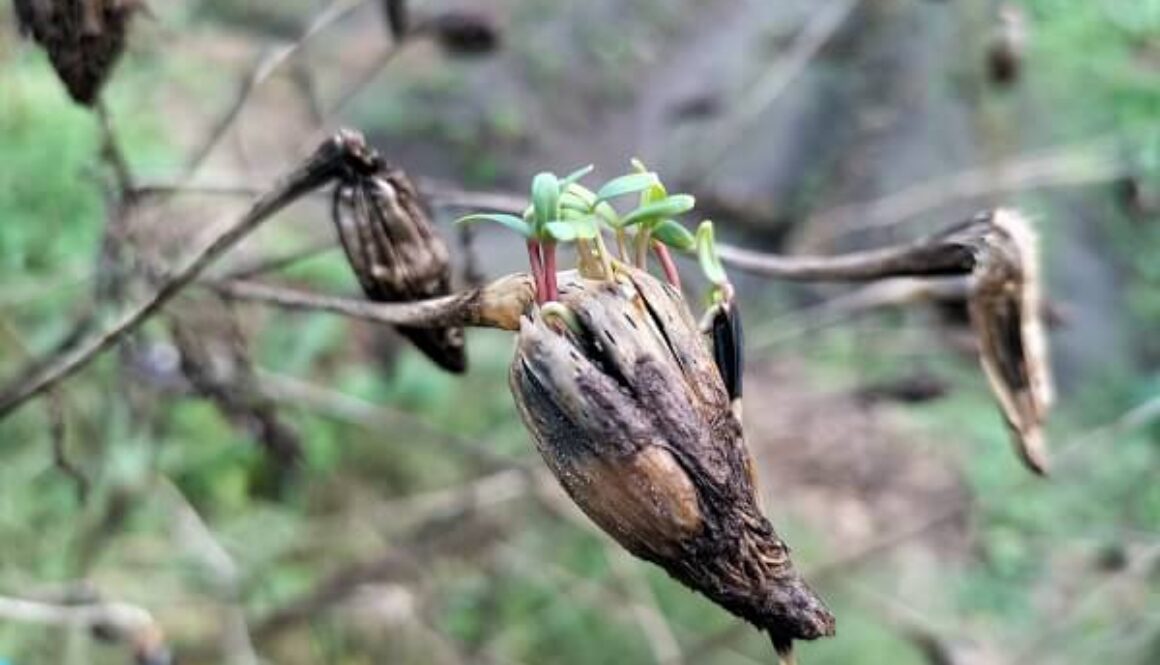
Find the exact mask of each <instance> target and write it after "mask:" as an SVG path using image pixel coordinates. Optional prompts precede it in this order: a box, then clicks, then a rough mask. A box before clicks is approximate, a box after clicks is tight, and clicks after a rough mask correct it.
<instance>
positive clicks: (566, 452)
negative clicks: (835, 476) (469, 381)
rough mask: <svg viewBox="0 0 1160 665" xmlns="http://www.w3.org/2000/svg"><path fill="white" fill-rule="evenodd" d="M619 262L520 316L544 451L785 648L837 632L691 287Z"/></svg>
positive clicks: (630, 544)
mask: <svg viewBox="0 0 1160 665" xmlns="http://www.w3.org/2000/svg"><path fill="white" fill-rule="evenodd" d="M618 272H619V274H618V275H617V278H616V281H615V282H608V281H594V280H588V279H584V278H582V277H580V276H579V275H577V274H576V273H565V274H563V275H562V278H563V279H562V285H561V288H560V300H559V302H558V303H554V304H553V305H551V306H547V307H543V308H539V309H536V310H533V311H532V313H531V314H530V316H529V317H525V318H524V319H523V320H522V322H521V327H520V332H519V338H518V343H517V348H516V356H515V358H514V360H513V363H512V367H511V376H510V383H511V388H512V393H513V395H514V397H515V400H516V404H517V406H518V408H519V411H520V414H521V416H522V418H523V420H524V423H525V425H526V426H527V427H528V429H529V430H530V431H531V433H532V436H533V438H534V440H535V443H536V447H537V448H538V449H539V451H540V454H541V455H542V456H543V458H544V461H545V462H546V463H547V465H548V467H549V468H550V469H551V470H552V472H553V473H554V474H555V476H556V478H557V479H558V480H559V481H560V483H561V484H562V485H563V486H564V489H565V490H566V491H567V492H568V494H569V495H570V496H571V497H572V499H573V500H574V501H575V502H576V503H577V504H578V505H579V506H580V508H581V509H582V510H583V511H584V512H585V513H586V514H587V515H588V516H589V517H590V518H591V519H592V520H593V521H594V522H596V524H597V525H599V526H600V527H601V528H602V529H603V530H604V531H606V532H607V533H608V534H609V535H611V536H612V537H613V538H614V539H616V541H617V542H619V543H620V544H621V545H622V546H624V547H625V548H626V549H628V550H629V551H630V552H632V553H633V554H634V555H636V556H638V557H640V558H643V559H646V560H648V561H651V562H653V563H656V564H657V565H659V566H661V567H662V568H664V569H665V570H666V571H668V572H669V574H671V575H672V576H673V577H675V578H676V579H678V580H679V581H681V582H682V583H683V584H685V585H687V586H689V587H691V588H692V589H695V590H697V591H699V592H701V593H703V594H705V595H706V596H708V597H709V598H711V599H712V600H713V601H714V602H716V603H717V604H719V605H721V606H722V607H724V608H725V609H727V610H729V611H730V612H732V613H733V614H735V615H737V616H739V617H742V618H743V619H745V620H747V621H749V622H750V623H752V624H754V625H755V626H758V627H759V628H761V629H763V630H766V631H768V633H769V634H770V636H771V638H772V639H773V642H774V646H775V647H777V649H778V651H779V652H780V653H783V654H784V653H787V652H788V651H789V650H790V648H791V645H792V641H793V640H795V639H806V640H809V639H815V638H818V637H823V636H826V635H831V634H833V632H834V618H833V616H832V615H831V614H830V612H829V611H828V610H827V609H826V607H825V606H824V604H823V603H822V601H821V600H819V599H818V597H817V596H816V595H815V594H814V592H813V591H812V590H811V589H810V588H809V587H808V586H807V585H806V583H805V582H804V581H803V580H802V578H801V577H800V575H799V574H798V573H797V571H796V570H795V569H794V567H793V564H792V562H791V561H790V558H789V548H788V547H787V546H786V545H785V543H784V542H782V540H781V539H780V538H779V537H778V535H777V533H776V532H775V531H774V529H773V527H772V526H771V525H770V523H769V522H768V521H767V520H766V519H765V517H764V516H763V515H762V514H761V512H760V510H759V508H758V500H757V495H756V491H755V487H754V483H753V477H752V473H753V471H752V469H753V463H752V460H751V458H750V456H749V451H748V449H747V448H746V445H745V440H744V436H743V434H742V430H741V424H740V422H739V421H738V419H737V418H736V416H735V415H734V413H733V411H732V410H731V404H730V397H729V394H728V392H727V391H726V389H725V386H724V384H723V382H722V380H721V375H720V373H719V371H718V369H717V366H716V365H715V363H714V360H713V357H712V356H711V355H710V353H709V350H708V348H707V347H706V345H705V343H704V338H703V336H702V335H701V333H700V331H699V330H698V327H697V325H696V323H695V322H694V321H693V319H692V316H691V315H690V313H689V310H688V308H687V306H686V305H685V302H684V300H683V298H682V297H681V296H680V295H679V293H678V292H677V291H676V290H675V289H673V288H672V287H670V286H668V285H664V284H661V283H660V282H658V281H657V280H656V279H654V278H653V277H651V276H650V275H648V274H647V273H645V272H643V271H640V270H637V269H634V268H627V267H621V268H618ZM554 317H558V318H554Z"/></svg>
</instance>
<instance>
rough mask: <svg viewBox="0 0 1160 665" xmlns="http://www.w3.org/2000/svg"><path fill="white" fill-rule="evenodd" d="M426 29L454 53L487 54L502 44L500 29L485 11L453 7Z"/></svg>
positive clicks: (432, 19) (445, 49)
mask: <svg viewBox="0 0 1160 665" xmlns="http://www.w3.org/2000/svg"><path fill="white" fill-rule="evenodd" d="M426 29H427V31H428V32H430V34H431V35H432V37H434V39H435V41H436V42H437V43H438V44H439V46H440V47H441V48H443V50H444V51H446V52H448V53H450V54H453V55H465V56H472V55H485V54H488V53H491V52H492V51H495V50H496V49H497V48H499V45H500V30H499V27H498V26H497V25H496V24H495V21H494V20H493V19H492V18H491V16H489V15H487V14H484V13H482V12H476V11H467V10H458V11H449V12H446V13H443V14H439V15H438V16H435V17H433V18H431V19H430V20H429V21H428V23H427V26H426Z"/></svg>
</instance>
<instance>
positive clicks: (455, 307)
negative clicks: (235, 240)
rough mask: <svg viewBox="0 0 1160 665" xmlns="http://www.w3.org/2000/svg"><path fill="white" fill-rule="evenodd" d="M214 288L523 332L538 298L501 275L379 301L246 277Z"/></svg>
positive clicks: (245, 296)
mask: <svg viewBox="0 0 1160 665" xmlns="http://www.w3.org/2000/svg"><path fill="white" fill-rule="evenodd" d="M208 285H209V286H210V288H213V289H214V290H215V291H217V292H218V293H220V294H221V295H223V296H225V297H227V298H231V299H234V300H244V301H249V302H261V303H266V304H270V305H275V306H278V307H284V308H286V309H294V310H303V311H322V312H331V313H333V314H339V315H342V316H347V317H350V318H354V319H360V320H363V321H372V322H375V323H384V324H390V325H396V326H398V325H403V326H412V327H429V328H443V327H449V326H473V327H480V328H500V329H502V330H518V329H519V319H520V316H521V315H522V314H523V312H524V311H525V310H526V309H527V307H528V306H529V305H530V304H531V303H532V299H533V297H534V294H533V291H534V290H535V289H534V288H533V284H532V279H531V278H530V277H529V276H527V275H523V274H516V275H508V276H507V277H502V278H500V279H498V280H496V281H494V282H492V283H491V284H488V285H487V286H484V287H482V288H479V289H472V290H470V291H464V292H463V293H458V294H455V295H450V296H444V297H442V298H433V299H431V300H419V301H415V302H407V303H380V302H371V301H367V300H357V299H352V298H342V297H336V296H326V295H320V294H316V293H308V292H304V291H298V290H295V289H289V288H285V287H279V286H270V285H267V284H258V283H254V282H243V281H224V282H212V283H209V284H208Z"/></svg>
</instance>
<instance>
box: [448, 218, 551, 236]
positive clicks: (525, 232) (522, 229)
mask: <svg viewBox="0 0 1160 665" xmlns="http://www.w3.org/2000/svg"><path fill="white" fill-rule="evenodd" d="M475 222H495V223H496V224H503V225H504V226H506V227H508V228H509V229H511V230H513V231H515V232H516V233H518V234H520V235H522V236H523V237H525V238H530V237H531V236H532V228H531V227H530V226H529V225H528V223H527V222H525V221H524V220H522V219H520V218H519V217H516V216H515V215H504V214H502V213H478V214H475V215H468V216H466V217H460V218H459V219H457V220H455V223H456V224H474V223H475Z"/></svg>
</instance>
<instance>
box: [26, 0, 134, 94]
mask: <svg viewBox="0 0 1160 665" xmlns="http://www.w3.org/2000/svg"><path fill="white" fill-rule="evenodd" d="M15 4H16V20H17V23H18V24H19V26H20V31H21V33H22V34H25V35H30V36H31V37H32V38H33V39H35V40H36V41H37V43H39V44H40V45H41V46H42V47H44V49H45V50H46V51H48V57H49V60H51V61H52V66H53V68H54V69H56V73H57V75H58V76H60V78H61V80H62V81H63V82H64V84H65V87H66V88H67V89H68V92H69V95H71V96H72V98H73V99H74V100H75V101H76V102H77V103H79V104H84V105H85V106H91V105H92V104H93V103H94V102H96V99H97V96H98V95H99V94H100V92H101V88H102V87H104V85H105V81H106V80H107V79H108V78H109V73H110V72H111V71H112V70H113V67H114V66H115V65H116V64H117V60H118V59H120V57H121V53H122V52H123V51H124V49H125V36H126V33H127V32H128V28H129V21H130V19H132V17H133V15H134V14H135V13H136V12H137V11H138V10H140V9H142V8H143V6H144V4H143V2H142V1H141V0H15Z"/></svg>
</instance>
